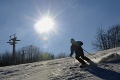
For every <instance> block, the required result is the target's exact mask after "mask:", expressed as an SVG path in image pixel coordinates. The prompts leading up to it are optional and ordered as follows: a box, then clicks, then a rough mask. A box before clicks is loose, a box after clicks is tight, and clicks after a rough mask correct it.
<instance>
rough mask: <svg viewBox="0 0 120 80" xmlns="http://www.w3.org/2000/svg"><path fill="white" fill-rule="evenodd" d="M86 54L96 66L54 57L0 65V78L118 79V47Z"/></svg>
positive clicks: (12, 79)
mask: <svg viewBox="0 0 120 80" xmlns="http://www.w3.org/2000/svg"><path fill="white" fill-rule="evenodd" d="M87 56H88V57H89V58H90V59H91V60H92V61H94V62H96V63H98V66H89V67H88V68H86V69H80V68H79V63H78V61H77V60H75V59H74V58H62V59H55V60H49V61H41V62H35V63H27V64H20V65H15V66H6V67H0V80H103V79H104V80H120V47H118V48H114V49H109V50H104V51H99V52H97V53H93V54H92V56H91V55H87ZM103 62H104V63H103ZM70 66H77V68H72V69H70Z"/></svg>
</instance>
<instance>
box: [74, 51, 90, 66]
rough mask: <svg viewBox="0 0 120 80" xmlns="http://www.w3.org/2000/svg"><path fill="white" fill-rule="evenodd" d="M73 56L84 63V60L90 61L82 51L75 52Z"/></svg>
mask: <svg viewBox="0 0 120 80" xmlns="http://www.w3.org/2000/svg"><path fill="white" fill-rule="evenodd" d="M75 58H76V59H77V60H78V61H79V62H80V63H81V64H82V65H84V64H86V63H85V61H84V60H86V61H87V62H89V61H91V60H90V59H89V58H88V57H86V56H84V53H83V52H82V53H77V54H76V56H75Z"/></svg>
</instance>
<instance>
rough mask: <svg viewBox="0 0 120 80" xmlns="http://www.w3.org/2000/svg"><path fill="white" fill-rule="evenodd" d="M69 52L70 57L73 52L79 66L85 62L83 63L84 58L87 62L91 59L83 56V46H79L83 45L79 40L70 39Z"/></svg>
mask: <svg viewBox="0 0 120 80" xmlns="http://www.w3.org/2000/svg"><path fill="white" fill-rule="evenodd" d="M71 44H72V45H71V47H70V49H71V53H70V57H72V55H73V53H74V52H75V54H76V55H75V58H76V59H77V60H78V61H79V62H80V63H81V65H80V67H84V66H86V65H87V64H86V63H85V61H84V60H86V61H87V62H91V60H90V59H89V58H88V57H86V56H84V52H83V48H82V47H81V46H82V45H83V42H81V41H75V40H74V39H73V38H72V39H71Z"/></svg>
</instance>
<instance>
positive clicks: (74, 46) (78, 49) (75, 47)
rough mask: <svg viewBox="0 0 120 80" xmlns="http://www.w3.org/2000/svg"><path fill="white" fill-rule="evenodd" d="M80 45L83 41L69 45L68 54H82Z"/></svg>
mask: <svg viewBox="0 0 120 80" xmlns="http://www.w3.org/2000/svg"><path fill="white" fill-rule="evenodd" d="M82 45H83V42H81V41H76V42H75V43H73V44H72V45H71V47H70V50H71V54H70V56H72V55H73V53H74V52H75V54H76V55H80V54H83V48H82V47H81V46H82Z"/></svg>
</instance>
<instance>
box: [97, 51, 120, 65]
mask: <svg viewBox="0 0 120 80" xmlns="http://www.w3.org/2000/svg"><path fill="white" fill-rule="evenodd" d="M119 59H120V54H118V53H109V54H106V55H105V56H103V57H102V58H101V59H100V60H99V63H102V62H108V61H113V60H119Z"/></svg>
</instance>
